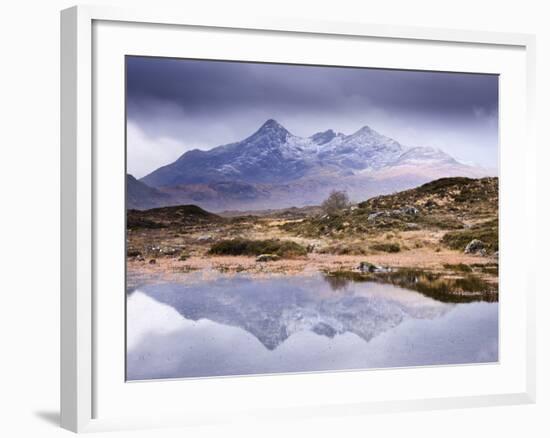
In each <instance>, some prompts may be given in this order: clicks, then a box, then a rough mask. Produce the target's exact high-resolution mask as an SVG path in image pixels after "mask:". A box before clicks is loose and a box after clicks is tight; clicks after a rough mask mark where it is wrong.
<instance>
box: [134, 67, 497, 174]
mask: <svg viewBox="0 0 550 438" xmlns="http://www.w3.org/2000/svg"><path fill="white" fill-rule="evenodd" d="M497 111H498V77H497V76H494V75H481V74H462V73H439V72H438V73H434V72H419V71H403V70H380V69H366V68H342V67H317V66H296V65H284V64H259V63H243V62H222V61H197V60H185V59H170V58H153V57H128V58H127V117H128V118H127V128H128V130H127V133H128V137H127V147H128V172H129V173H131V174H133V175H134V176H136V177H142V176H145V175H146V174H147V173H149V172H151V171H153V170H155V169H156V168H158V167H159V166H162V165H165V164H168V163H170V162H172V161H174V160H175V159H177V158H178V157H179V156H180V155H182V154H183V153H184V152H186V151H187V150H190V149H195V148H199V149H210V148H212V147H215V146H219V145H221V144H227V143H231V142H234V141H238V140H242V139H244V138H245V137H247V136H249V135H251V134H252V133H253V132H254V131H256V130H257V129H258V128H259V127H260V125H262V123H263V122H265V121H266V120H267V119H270V118H273V119H276V120H277V121H278V122H279V123H281V124H282V125H283V126H285V127H286V128H287V129H288V130H289V131H290V132H291V133H293V134H295V135H299V136H304V137H306V136H310V135H312V134H314V133H315V132H319V131H325V130H327V129H329V128H331V129H334V130H335V131H338V132H343V133H344V134H351V133H353V132H355V131H356V130H358V129H359V128H361V127H363V126H365V125H368V126H370V127H371V128H373V129H375V130H377V131H379V132H380V133H382V134H384V135H387V136H389V137H392V138H394V139H396V140H397V141H399V142H400V143H402V144H403V145H405V146H432V147H436V148H440V149H442V150H443V151H445V152H447V153H449V154H451V155H453V156H454V157H455V158H457V159H459V160H461V161H463V162H466V163H469V164H478V165H482V166H485V167H491V168H496V167H497V151H498V113H497Z"/></svg>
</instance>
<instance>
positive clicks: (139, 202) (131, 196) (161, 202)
mask: <svg viewBox="0 0 550 438" xmlns="http://www.w3.org/2000/svg"><path fill="white" fill-rule="evenodd" d="M170 204H173V201H172V199H171V197H170V195H169V194H167V193H163V192H161V191H160V190H158V189H155V188H154V187H149V186H148V185H147V184H145V183H143V182H141V181H138V180H137V179H136V178H134V177H133V176H132V175H130V174H127V175H126V208H128V209H138V210H146V209H149V208H155V207H162V206H165V205H170Z"/></svg>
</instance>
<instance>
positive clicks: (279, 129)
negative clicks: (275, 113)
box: [245, 119, 292, 145]
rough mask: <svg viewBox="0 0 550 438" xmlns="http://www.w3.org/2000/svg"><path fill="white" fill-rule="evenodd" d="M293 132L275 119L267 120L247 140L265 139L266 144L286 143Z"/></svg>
mask: <svg viewBox="0 0 550 438" xmlns="http://www.w3.org/2000/svg"><path fill="white" fill-rule="evenodd" d="M291 135H292V134H290V132H288V130H287V129H286V128H285V127H284V126H283V125H281V124H280V123H279V122H277V120H275V119H269V120H267V121H266V122H265V123H264V124H263V125H262V126H260V128H259V129H258V130H257V131H256V132H255V133H254V134H252V135H251V136H250V137H248V138H247V139H246V140H245V141H247V140H248V141H255V142H257V141H262V140H263V141H264V142H265V144H266V145H273V144H274V143H284V142H285V141H286V140H287V139H288V137H290V136H291Z"/></svg>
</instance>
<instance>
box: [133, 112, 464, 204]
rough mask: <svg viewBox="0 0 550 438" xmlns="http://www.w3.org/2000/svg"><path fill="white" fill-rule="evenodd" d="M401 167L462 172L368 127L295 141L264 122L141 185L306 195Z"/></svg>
mask: <svg viewBox="0 0 550 438" xmlns="http://www.w3.org/2000/svg"><path fill="white" fill-rule="evenodd" d="M407 166H408V168H410V167H411V166H413V167H415V168H417V169H419V172H421V173H422V174H423V175H424V174H427V173H426V169H427V168H428V167H430V168H432V169H435V170H437V172H439V173H441V172H446V173H448V171H447V170H445V169H449V167H450V166H454V168H455V169H454V170H453V172H454V173H455V174H456V173H458V174H461V173H465V172H466V170H465V169H464V168H465V167H467V166H464V165H462V164H461V163H459V162H457V161H456V160H454V159H453V158H452V157H451V156H449V155H447V154H446V153H444V152H442V151H440V150H437V149H432V148H425V147H415V148H408V147H406V146H403V145H401V144H400V143H399V142H397V141H396V140H394V139H392V138H390V137H387V136H385V135H383V134H381V133H379V132H377V131H375V130H374V129H372V128H371V127H370V126H363V127H362V128H361V129H359V130H357V131H356V132H354V133H353V134H351V135H344V134H342V133H337V132H335V131H334V130H332V129H328V130H326V131H322V132H318V133H316V134H313V135H312V136H310V137H299V136H297V135H293V134H291V133H290V132H289V131H288V130H287V129H286V128H285V127H284V126H282V125H281V124H280V123H279V122H277V121H276V120H274V119H269V120H267V121H266V122H264V123H263V124H262V125H261V127H260V128H259V129H258V130H256V131H255V132H254V133H253V134H252V135H250V136H249V137H247V138H245V139H244V140H242V141H238V142H235V143H231V144H227V145H223V146H218V147H215V148H212V149H210V150H207V151H198V150H197V151H189V152H186V153H185V154H183V155H182V156H181V157H180V158H179V159H178V160H177V161H175V162H173V163H171V164H168V165H166V166H163V167H161V168H159V169H157V170H155V171H154V172H152V173H150V174H149V175H147V176H145V177H144V178H142V180H141V181H142V182H144V183H145V184H148V185H150V186H152V187H174V186H181V185H186V184H217V183H221V182H224V183H225V182H233V183H238V184H242V183H246V184H264V185H274V184H286V185H288V184H291V183H294V182H298V181H302V182H304V181H309V183H311V182H312V181H315V183H314V187H312V189H311V190H313V191H315V192H316V191H317V188H318V187H329V186H331V184H334V182H335V181H336V180H335V178H336V179H340V178H352V177H354V176H357V177H361V178H363V177H369V178H370V177H371V176H372V175H373V172H379V171H382V170H383V171H384V172H387V171H388V170H389V169H396V168H399V169H403V168H404V167H407ZM420 169H422V170H420ZM434 172H435V171H434ZM434 172H431V173H430V175H432V174H434ZM437 172H435V173H437ZM409 173H410V172H409ZM420 179H421V178H420ZM309 183H308V184H309ZM312 184H313V183H312ZM237 186H238V187H240V186H239V185H237ZM237 186H235V187H237ZM359 187H361V185H360V184H359ZM261 190H268V191H269V190H271V189H265V188H261ZM358 190H359V189H358ZM316 201H317V199H316V200H315V202H316Z"/></svg>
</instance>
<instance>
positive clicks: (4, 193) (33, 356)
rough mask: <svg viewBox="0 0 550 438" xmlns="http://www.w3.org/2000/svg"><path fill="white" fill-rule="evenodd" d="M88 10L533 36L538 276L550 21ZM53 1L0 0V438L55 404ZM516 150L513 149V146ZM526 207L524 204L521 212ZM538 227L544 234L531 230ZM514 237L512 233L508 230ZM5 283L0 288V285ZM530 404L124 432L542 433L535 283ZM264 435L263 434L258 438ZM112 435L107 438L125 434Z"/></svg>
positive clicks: (413, 12) (433, 2) (358, 10)
mask: <svg viewBox="0 0 550 438" xmlns="http://www.w3.org/2000/svg"><path fill="white" fill-rule="evenodd" d="M95 3H98V4H99V3H105V4H115V5H116V4H122V5H134V6H137V5H139V4H148V5H149V6H151V5H153V4H154V5H155V6H158V7H182V8H191V7H192V8H198V9H200V10H204V11H211V12H213V13H216V14H221V15H231V14H239V13H247V14H256V15H276V16H283V17H284V16H289V17H308V18H312V19H316V18H317V19H330V20H343V21H356V20H362V21H366V22H373V23H390V24H406V25H411V24H413V25H419V26H432V27H452V28H463V29H483V30H497V31H505V32H528V33H535V34H536V35H537V38H538V41H537V43H538V54H537V56H538V58H537V80H538V91H537V98H538V108H537V110H538V113H537V127H538V142H539V156H538V177H539V202H538V205H537V209H538V212H537V214H538V218H539V234H540V240H539V242H538V243H539V251H538V254H539V257H538V266H537V270H538V272H539V274H540V277H541V279H542V275H544V274H545V273H546V271H547V269H548V268H547V264H548V260H549V257H548V254H547V251H545V250H544V248H549V247H550V240H549V233H548V231H547V229H548V222H549V220H548V214H549V213H550V211H549V208H548V206H547V204H546V201H545V200H546V199H550V196H548V195H549V188H550V184H549V181H550V179H549V177H548V171H547V168H548V166H550V162H549V157H550V153H549V149H550V136H549V134H548V132H549V130H550V129H549V128H548V122H549V121H550V119H549V111H548V105H547V104H545V103H546V102H548V101H549V100H550V87H549V84H548V79H549V78H550V25H549V18H550V13H549V12H548V11H547V10H546V8H545V7H546V5H547V2H544V1H537V0H523V1H521V2H517V1H516V2H503V1H501V0H485V1H480V0H460V1H452V2H451V1H447V2H445V1H441V0H439V1H437V0H412V1H411V0H385V1H367V0H362V1H353V0H339V1H338V2H324V3H321V2H320V1H309V0H308V1H306V0H301V1H300V0H274V1H269V2H260V1H256V2H254V1H249V0H232V1H225V2H224V1H221V0H220V1H211V0H201V1H200V2H198V1H197V2H191V1H187V2H183V1H168V0H156V1H155V2H146V1H130V0H127V1H111V2H107V1H96V2H95ZM72 5H73V2H72V1H65V0H49V1H40V0H27V1H21V2H15V1H12V2H10V3H7V2H4V3H3V5H2V12H1V14H0V22H1V24H0V53H1V54H2V58H1V64H0V109H1V112H0V115H1V119H0V120H1V123H0V193H1V197H0V200H1V210H0V273H1V274H2V276H1V278H2V280H3V281H2V283H1V289H0V290H1V292H0V294H1V295H0V297H1V299H2V301H0V312H1V314H0V315H1V316H0V342H1V343H0V379H1V380H0V382H1V383H0V435H1V436H6V437H19V436H25V437H38V436H40V437H50V436H62V435H67V436H68V435H69V432H65V431H63V430H60V429H58V427H57V422H58V415H59V413H58V403H59V392H58V386H59V377H58V367H59V342H58V332H59V323H58V319H59V213H58V212H59V175H58V174H59V10H60V9H63V8H65V7H69V6H72ZM521 147H522V145H518V148H521ZM534 211H535V206H534V207H533V212H534ZM543 227H544V228H546V229H543ZM518 232H521V230H518ZM6 280H7V281H6ZM538 288H539V290H538V301H537V306H538V326H539V330H538V331H539V335H538V342H537V343H538V391H539V395H538V402H537V404H536V405H531V406H519V407H498V408H484V409H469V410H454V411H436V412H422V413H407V414H398V415H372V416H368V417H362V418H355V417H348V418H339V419H338V418H336V419H334V418H330V419H312V420H308V421H296V422H292V423H285V424H273V425H269V427H267V428H265V427H264V428H261V429H258V428H257V426H256V425H254V424H247V425H242V424H240V425H236V426H226V427H223V428H216V427H205V428H200V429H193V430H183V431H182V430H180V431H174V430H164V431H143V432H133V433H132V436H133V434H135V435H137V436H155V437H157V436H158V437H164V436H181V435H182V434H187V435H188V436H194V437H195V436H197V437H199V436H200V437H202V436H211V437H214V436H239V437H243V436H258V435H260V434H261V435H262V436H267V437H281V436H290V437H294V436H319V437H331V436H341V437H343V436H362V437H363V436H369V435H370V436H377V437H378V436H410V437H416V436H419V437H422V438H427V437H432V436H433V437H442V436H445V438H452V437H461V438H464V437H470V436H473V437H477V436H486V437H489V436H499V437H501V436H505V437H507V436H529V437H542V436H550V419H549V416H550V383H549V379H548V371H549V370H550V361H549V359H550V342H549V340H548V333H550V324H549V322H548V318H547V312H548V311H549V310H550V298H549V295H550V293H549V292H550V291H549V290H548V287H547V286H546V284H544V283H542V281H540V280H539V284H538ZM266 429H267V430H266ZM130 435H131V433H129V432H128V433H113V434H109V435H107V436H113V437H114V436H116V437H118V436H130Z"/></svg>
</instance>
